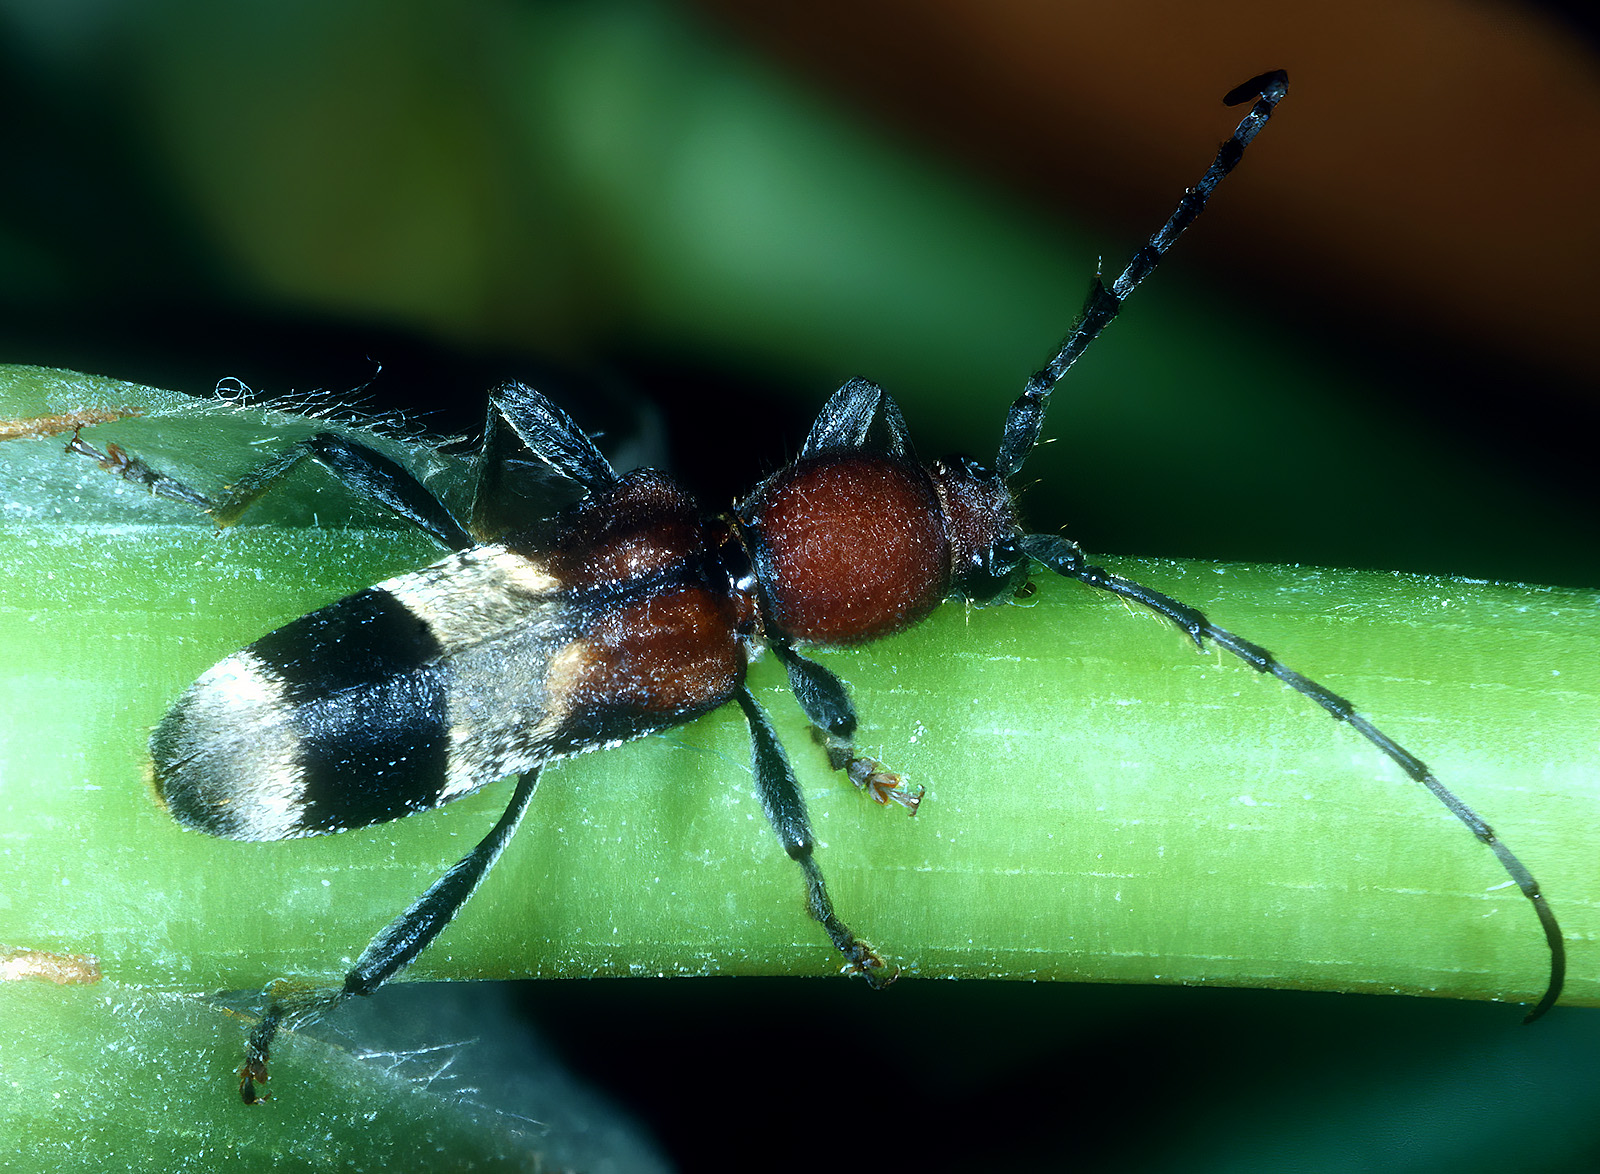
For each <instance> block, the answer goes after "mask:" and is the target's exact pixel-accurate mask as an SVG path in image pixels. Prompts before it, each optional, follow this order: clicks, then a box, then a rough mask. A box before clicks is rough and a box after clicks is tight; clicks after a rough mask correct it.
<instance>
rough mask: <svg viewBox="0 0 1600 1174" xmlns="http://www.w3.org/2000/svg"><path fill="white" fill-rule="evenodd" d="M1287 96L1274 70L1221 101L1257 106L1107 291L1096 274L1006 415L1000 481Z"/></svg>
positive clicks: (1284, 78)
mask: <svg viewBox="0 0 1600 1174" xmlns="http://www.w3.org/2000/svg"><path fill="white" fill-rule="evenodd" d="M1288 92H1289V75H1288V74H1287V73H1285V72H1284V71H1283V70H1281V69H1275V70H1273V71H1272V72H1271V73H1264V74H1262V75H1261V76H1260V77H1254V78H1251V79H1250V80H1249V81H1247V82H1245V83H1244V85H1242V86H1238V87H1236V88H1235V89H1233V90H1231V91H1229V93H1228V96H1227V97H1226V98H1224V99H1223V102H1224V103H1225V104H1226V105H1229V106H1238V105H1239V104H1240V103H1243V102H1248V101H1250V99H1251V98H1254V99H1255V100H1256V104H1255V105H1254V106H1252V107H1251V108H1250V113H1249V114H1246V115H1245V116H1244V120H1243V121H1242V122H1240V123H1239V125H1238V127H1237V128H1236V129H1235V130H1234V132H1233V137H1232V138H1230V139H1229V140H1228V141H1227V142H1225V143H1223V144H1222V146H1221V147H1220V148H1219V149H1218V151H1217V157H1216V159H1214V160H1213V161H1212V163H1211V166H1210V167H1209V168H1208V169H1207V170H1206V173H1205V174H1204V175H1202V176H1201V177H1200V182H1199V183H1197V184H1195V185H1194V187H1192V188H1190V189H1189V190H1187V191H1186V192H1184V193H1183V199H1181V200H1179V201H1178V207H1177V208H1176V209H1175V210H1174V211H1173V213H1172V215H1171V216H1170V217H1169V218H1168V220H1167V222H1166V223H1165V224H1163V225H1162V226H1161V228H1160V229H1159V230H1158V231H1157V232H1156V234H1155V235H1154V236H1152V237H1151V238H1150V239H1149V241H1147V242H1146V243H1145V246H1144V248H1142V249H1140V250H1139V251H1138V252H1137V253H1135V254H1134V257H1133V260H1131V261H1129V262H1128V267H1127V268H1126V269H1124V270H1123V271H1122V275H1121V276H1120V277H1118V278H1117V279H1116V281H1114V282H1112V283H1111V285H1110V287H1109V288H1108V287H1107V286H1106V284H1105V282H1103V281H1101V280H1100V275H1099V274H1098V273H1096V274H1095V278H1094V284H1093V285H1092V286H1090V288H1089V297H1088V299H1087V300H1085V302H1084V303H1083V312H1082V313H1081V314H1079V315H1078V321H1077V324H1076V325H1075V326H1073V328H1072V333H1070V334H1069V335H1067V340H1066V342H1064V343H1062V344H1061V349H1060V350H1059V351H1057V352H1056V356H1055V358H1053V359H1051V360H1050V361H1049V362H1048V363H1046V364H1045V365H1044V366H1043V367H1042V368H1040V370H1039V371H1037V372H1036V373H1035V374H1034V376H1033V378H1032V379H1029V380H1028V385H1027V387H1025V388H1024V389H1023V392H1022V394H1021V395H1020V396H1019V397H1018V398H1017V400H1016V402H1015V403H1013V404H1012V405H1011V410H1010V411H1009V412H1008V413H1007V414H1006V428H1005V434H1004V436H1003V437H1002V438H1001V441H1000V453H999V455H998V456H997V457H996V458H995V469H996V471H997V472H998V473H999V474H1000V476H1001V477H1002V478H1009V477H1011V476H1012V475H1013V474H1015V473H1016V472H1017V470H1018V469H1020V468H1022V462H1023V461H1024V460H1026V459H1027V457H1028V453H1030V452H1031V451H1033V446H1034V445H1036V444H1037V443H1039V430H1040V429H1041V428H1043V427H1044V413H1045V409H1046V408H1048V407H1049V406H1050V391H1051V389H1052V388H1053V387H1055V385H1056V384H1057V383H1059V382H1060V381H1061V377H1062V376H1063V375H1065V374H1066V373H1067V371H1068V370H1070V369H1071V367H1072V364H1074V363H1076V362H1077V361H1078V356H1079V355H1081V354H1083V352H1084V351H1085V350H1087V349H1088V347H1089V344H1090V343H1091V342H1093V341H1094V340H1095V339H1096V338H1097V337H1098V336H1099V334H1100V332H1101V331H1102V330H1104V329H1105V328H1106V326H1107V325H1108V324H1109V323H1110V322H1111V320H1112V319H1113V318H1115V317H1116V316H1117V311H1119V310H1120V309H1122V302H1123V299H1125V298H1126V297H1127V296H1128V295H1129V294H1131V293H1132V292H1133V291H1134V290H1135V289H1136V288H1137V287H1138V285H1139V283H1140V282H1141V281H1143V280H1144V279H1145V278H1146V277H1148V276H1150V271H1151V270H1153V269H1154V268H1155V267H1156V263H1157V262H1158V261H1160V260H1161V258H1162V257H1163V256H1164V255H1165V254H1166V251H1167V250H1168V249H1170V248H1171V247H1172V246H1173V243H1174V242H1175V241H1176V240H1177V239H1178V238H1179V237H1180V236H1182V235H1183V230H1184V229H1186V228H1188V227H1189V225H1190V224H1192V223H1194V218H1195V217H1196V216H1198V215H1200V213H1201V211H1202V210H1203V209H1204V208H1205V206H1206V201H1207V200H1208V199H1210V198H1211V193H1212V192H1213V191H1215V190H1216V188H1217V185H1218V184H1219V183H1221V182H1222V180H1223V177H1225V176H1226V175H1227V174H1228V172H1230V171H1232V170H1233V169H1234V167H1236V166H1237V165H1238V163H1239V160H1240V159H1241V158H1242V157H1243V156H1244V149H1245V148H1246V147H1247V146H1249V145H1250V140H1251V139H1253V138H1255V137H1256V135H1257V134H1258V133H1260V131H1261V128H1262V127H1264V126H1266V125H1267V119H1269V118H1271V117H1272V109H1273V107H1274V106H1276V105H1277V104H1278V103H1279V102H1280V101H1282V100H1283V96H1284V95H1285V94H1287V93H1288Z"/></svg>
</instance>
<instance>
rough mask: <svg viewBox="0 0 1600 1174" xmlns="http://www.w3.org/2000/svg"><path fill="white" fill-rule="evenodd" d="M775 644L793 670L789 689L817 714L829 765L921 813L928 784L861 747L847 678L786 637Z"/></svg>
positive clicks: (816, 729) (878, 798)
mask: <svg viewBox="0 0 1600 1174" xmlns="http://www.w3.org/2000/svg"><path fill="white" fill-rule="evenodd" d="M771 647H772V652H773V655H774V656H776V657H777V658H778V661H779V662H780V663H781V664H782V665H783V667H784V668H785V669H787V670H788V672H789V689H790V690H791V691H792V692H793V693H794V695H795V700H797V701H799V702H800V708H801V709H803V710H805V714H806V717H808V718H810V719H811V726H812V732H813V733H814V734H815V736H816V739H817V741H819V742H821V743H822V745H823V747H824V748H825V749H826V750H827V751H828V765H829V766H831V767H832V768H833V769H834V770H842V771H844V772H845V774H846V775H847V776H848V777H849V779H850V781H851V782H852V783H854V784H855V785H856V789H857V790H862V791H865V792H867V794H869V795H871V796H872V798H873V800H874V801H875V802H877V803H879V804H884V803H898V804H899V805H900V806H901V807H904V808H905V809H906V811H907V812H908V813H909V814H911V815H915V814H916V813H917V806H918V805H919V804H920V803H921V802H922V795H923V789H922V788H921V787H908V786H906V780H905V776H904V775H902V774H900V773H899V772H898V771H893V770H890V769H889V768H888V767H886V766H884V765H883V763H881V762H879V761H878V760H877V759H876V758H869V757H867V756H866V755H864V754H857V753H856V748H855V732H856V710H855V706H854V705H852V704H851V702H850V692H849V690H848V689H846V688H845V684H844V682H843V681H841V680H840V679H839V678H838V677H836V676H834V674H833V673H831V672H829V671H828V670H827V669H825V668H823V667H822V666H821V665H820V664H818V663H817V662H816V661H814V660H807V659H806V658H805V657H803V656H801V655H800V654H799V653H798V652H796V651H795V650H794V649H793V648H791V647H790V646H789V645H788V644H786V643H784V642H783V641H781V640H774V641H773V642H772V645H771Z"/></svg>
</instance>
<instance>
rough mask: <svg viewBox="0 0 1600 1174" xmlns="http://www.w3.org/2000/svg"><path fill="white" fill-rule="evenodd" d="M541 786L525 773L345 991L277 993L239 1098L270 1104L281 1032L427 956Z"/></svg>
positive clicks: (249, 1057)
mask: <svg viewBox="0 0 1600 1174" xmlns="http://www.w3.org/2000/svg"><path fill="white" fill-rule="evenodd" d="M538 785H539V771H538V769H537V768H535V769H533V770H529V771H525V772H523V774H522V775H521V776H520V777H519V778H518V779H517V788H516V790H515V791H514V792H512V795H511V802H510V803H509V804H508V805H507V806H506V810H505V813H504V814H503V815H501V816H500V820H499V822H498V823H496V824H495V825H494V827H493V829H491V830H490V832H489V834H488V835H487V836H485V837H484V838H483V840H482V841H481V842H480V843H479V844H478V846H477V847H476V848H474V849H473V850H472V851H471V852H469V853H467V855H465V856H463V857H462V858H461V859H460V860H458V861H456V863H455V864H453V865H451V866H450V868H449V869H448V870H447V871H446V872H445V874H444V875H443V876H441V877H440V878H439V879H438V880H436V881H434V882H433V884H432V885H431V886H430V887H429V889H428V891H427V892H425V893H423V894H422V896H420V897H418V898H417V899H416V900H415V901H413V902H412V903H411V907H410V908H408V909H407V910H406V911H405V912H404V913H402V914H400V916H399V917H396V918H395V919H394V920H393V921H391V922H390V923H389V924H388V925H386V926H384V927H383V929H382V930H380V931H379V933H378V935H377V936H376V937H374V938H373V939H372V941H371V942H369V943H368V944H367V948H366V949H365V950H363V951H361V957H360V958H357V959H356V964H355V966H353V967H352V968H351V970H350V973H349V974H347V975H345V978H344V985H343V986H342V987H313V988H303V989H300V990H292V991H289V992H287V993H285V992H284V991H283V990H282V988H281V987H279V988H269V990H273V991H274V993H273V996H272V1002H271V1004H270V1005H269V1006H268V1008H267V1013H266V1014H265V1015H263V1016H262V1017H261V1021H260V1022H259V1023H257V1024H256V1026H255V1030H254V1031H252V1032H251V1033H250V1042H249V1043H248V1044H247V1045H246V1046H245V1054H244V1066H243V1067H242V1068H240V1069H239V1095H240V1097H242V1098H243V1099H244V1103H245V1104H247V1105H254V1104H258V1103H259V1102H261V1101H264V1100H266V1099H267V1093H266V1092H265V1091H264V1090H262V1089H261V1088H260V1085H261V1084H262V1083H264V1082H265V1081H266V1079H267V1061H268V1059H269V1058H270V1054H271V1051H272V1041H273V1038H274V1037H275V1036H276V1035H277V1034H278V1029H279V1028H280V1027H287V1028H290V1029H291V1030H292V1029H295V1028H300V1027H306V1026H309V1025H310V1024H312V1023H315V1022H316V1021H317V1020H318V1019H321V1018H322V1017H323V1016H324V1015H326V1014H327V1013H328V1012H329V1011H331V1010H333V1009H334V1008H335V1007H337V1006H338V1005H339V1004H340V1003H342V1002H344V1001H345V1000H346V999H348V998H349V997H350V996H352V995H370V994H372V992H373V991H375V990H377V989H378V988H379V987H381V986H382V985H383V984H384V983H386V982H388V981H389V980H390V979H391V978H393V977H394V976H395V975H396V974H398V973H400V971H402V970H404V969H405V968H406V967H407V966H409V965H411V963H412V962H413V961H415V960H416V958H417V955H419V954H421V953H422V951H424V950H426V949H427V948H428V946H429V945H430V944H431V943H432V942H433V939H434V938H436V937H438V936H439V933H440V931H441V930H443V929H444V927H445V926H447V925H449V924H450V921H451V919H452V918H453V917H455V915H456V914H457V912H459V911H460V909H461V907H462V906H463V905H465V904H466V903H467V899H468V898H469V897H471V896H472V894H473V892H474V890H476V889H477V887H478V886H479V885H480V884H481V883H483V878H484V877H485V876H487V875H488V873H489V870H490V869H491V868H493V867H494V862H495V861H496V860H498V859H499V858H500V853H501V852H503V851H505V847H506V845H507V844H508V843H510V842H511V837H512V836H513V835H514V834H515V833H516V830H517V824H518V823H520V822H521V821H522V816H523V813H524V812H525V811H527V809H528V801H529V800H530V799H532V798H533V792H534V789H535V788H536V787H538Z"/></svg>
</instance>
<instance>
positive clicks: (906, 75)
mask: <svg viewBox="0 0 1600 1174" xmlns="http://www.w3.org/2000/svg"><path fill="white" fill-rule="evenodd" d="M702 4H703V5H704V6H705V7H708V8H711V9H713V10H715V11H716V12H717V13H718V14H719V15H720V16H721V17H722V18H723V19H724V20H725V21H726V22H727V23H729V24H732V25H735V26H737V27H739V28H740V29H742V30H743V31H744V32H745V33H746V34H747V35H748V36H749V37H750V38H752V39H754V40H756V41H758V42H760V43H762V44H763V45H764V46H765V47H766V48H767V49H768V50H769V51H770V52H771V53H773V54H774V55H777V56H779V57H782V58H784V59H786V60H788V61H790V62H792V63H794V64H796V65H798V66H800V67H801V68H803V69H804V70H805V71H807V72H809V73H810V74H812V75H813V76H817V77H820V78H822V79H824V80H825V81H826V82H827V83H828V84H829V85H830V86H831V87H832V88H835V89H838V90H841V91H844V92H845V93H847V94H848V95H849V96H850V98H851V100H853V101H856V102H859V103H860V104H862V105H865V106H868V107H870V108H874V109H878V110H881V111H884V112H886V113H887V114H888V115H889V116H890V117H891V118H892V119H894V120H895V121H897V122H899V123H901V124H903V125H909V126H912V127H913V128H915V129H916V131H917V133H918V134H919V135H920V136H921V137H923V138H924V139H925V140H930V141H934V142H936V143H937V144H938V145H939V146H940V147H941V148H942V149H949V150H951V151H953V152H955V153H958V154H961V155H963V156H965V157H966V158H968V159H969V160H972V161H974V162H976V163H978V164H979V165H981V166H982V167H983V168H984V169H985V170H986V171H988V172H990V173H992V174H996V175H999V176H1002V177H1004V178H1006V179H1008V180H1009V181H1011V182H1013V183H1015V184H1018V185H1020V186H1023V187H1026V188H1028V189H1030V190H1031V191H1032V192H1033V193H1034V194H1035V195H1036V196H1037V197H1038V198H1039V199H1040V200H1042V201H1045V202H1051V203H1062V204H1070V205H1071V206H1072V207H1074V208H1075V209H1081V210H1085V211H1087V212H1089V213H1091V214H1094V215H1098V216H1101V217H1103V218H1107V219H1114V220H1116V221H1119V222H1121V223H1123V224H1124V225H1125V226H1126V227H1127V229H1128V231H1129V233H1130V234H1138V233H1142V232H1143V231H1147V224H1148V223H1153V222H1154V221H1155V220H1156V219H1158V218H1159V217H1160V216H1161V215H1163V214H1164V211H1163V210H1164V208H1165V206H1166V204H1167V203H1168V202H1170V198H1171V188H1172V187H1173V184H1174V182H1179V183H1182V182H1189V177H1190V176H1191V173H1194V171H1195V166H1196V162H1197V160H1198V161H1199V162H1202V163H1203V162H1204V160H1203V157H1202V156H1203V154H1204V152H1203V151H1198V152H1197V147H1196V144H1197V143H1200V144H1204V143H1206V142H1207V140H1208V139H1219V138H1220V137H1222V131H1219V129H1218V128H1219V127H1221V126H1223V125H1224V123H1225V122H1226V119H1225V118H1222V117H1221V116H1220V115H1219V112H1218V110H1217V109H1216V108H1215V106H1216V103H1217V101H1218V99H1220V97H1221V96H1222V94H1223V93H1224V92H1225V91H1226V90H1227V89H1228V88H1229V87H1230V86H1232V85H1234V84H1235V83H1237V82H1239V81H1242V80H1243V79H1245V78H1247V77H1250V76H1252V75H1253V74H1256V73H1259V72H1261V71H1262V70H1265V69H1272V68H1282V69H1286V70H1288V72H1289V77H1290V79H1291V90H1290V95H1289V98H1288V101H1287V102H1286V103H1285V105H1284V107H1283V110H1282V117H1283V121H1284V122H1285V125H1284V126H1283V127H1281V128H1279V129H1277V130H1275V131H1274V133H1273V134H1272V135H1271V136H1268V137H1269V138H1270V140H1271V141H1270V144H1269V143H1267V142H1266V141H1265V140H1263V144H1262V145H1263V146H1264V147H1265V151H1262V150H1261V149H1260V148H1258V149H1257V152H1256V154H1257V159H1256V160H1252V163H1253V164H1254V166H1251V167H1248V168H1247V169H1246V170H1248V171H1250V173H1251V175H1250V179H1249V182H1247V183H1242V184H1236V185H1235V186H1234V187H1232V189H1231V190H1230V192H1229V198H1228V199H1227V200H1226V201H1218V202H1217V203H1216V205H1215V206H1214V207H1213V209H1212V210H1210V211H1208V212H1207V214H1206V215H1207V219H1208V224H1207V231H1206V233H1205V234H1204V240H1200V239H1198V238H1197V239H1196V240H1195V241H1194V242H1192V243H1190V242H1186V244H1185V247H1186V248H1193V249H1195V251H1196V253H1197V254H1201V253H1203V254H1204V255H1206V257H1207V259H1208V260H1209V261H1210V262H1211V263H1213V264H1231V265H1235V266H1236V269H1237V273H1238V274H1239V276H1240V277H1241V279H1242V280H1244V281H1245V282H1246V283H1248V284H1254V285H1258V286H1260V287H1261V288H1263V289H1264V290H1265V291H1268V293H1267V296H1270V297H1272V298H1273V299H1274V300H1276V298H1277V296H1278V293H1279V292H1285V293H1288V294H1289V295H1290V296H1291V297H1293V298H1295V299H1304V300H1305V301H1306V302H1307V303H1309V305H1310V307H1312V308H1313V309H1312V312H1315V310H1314V308H1315V307H1316V306H1319V305H1320V306H1324V307H1329V308H1331V309H1332V310H1333V312H1334V313H1336V314H1337V315H1339V316H1340V317H1341V318H1342V319H1343V320H1344V322H1345V323H1346V324H1347V325H1350V324H1353V325H1356V326H1357V327H1358V328H1363V329H1365V328H1369V327H1370V329H1371V330H1372V332H1373V333H1374V334H1376V335H1377V336H1378V337H1379V338H1387V339H1390V340H1404V339H1406V338H1407V337H1408V336H1409V335H1411V334H1412V333H1413V332H1418V331H1420V332H1422V333H1423V334H1426V335H1432V336H1433V339H1432V342H1433V344H1434V345H1442V346H1445V347H1457V348H1460V350H1461V352H1462V353H1463V355H1464V356H1465V357H1467V358H1469V359H1470V358H1475V357H1476V358H1487V359H1493V360H1497V361H1510V362H1512V363H1515V364H1524V365H1527V366H1528V367H1530V368H1532V369H1533V370H1539V369H1541V368H1542V369H1543V370H1544V371H1545V372H1547V373H1549V374H1553V375H1558V376H1560V375H1563V374H1564V375H1565V376H1567V377H1569V378H1570V377H1573V376H1576V377H1577V378H1578V379H1580V380H1584V381H1589V382H1591V383H1592V382H1593V381H1594V380H1595V378H1596V376H1597V375H1600V348H1597V347H1596V346H1595V345H1594V336H1595V331H1596V321H1597V318H1600V313H1597V311H1600V297H1597V295H1596V272H1597V269H1600V230H1597V228H1596V214H1597V209H1600V69H1597V67H1596V55H1595V53H1594V51H1593V49H1592V47H1591V46H1590V45H1589V44H1588V43H1586V42H1585V41H1583V40H1582V39H1581V38H1580V37H1579V36H1577V35H1576V34H1574V33H1572V32H1570V31H1568V30H1565V29H1563V28H1562V27H1561V26H1560V25H1559V24H1557V23H1555V22H1554V20H1553V19H1551V18H1550V17H1548V16H1545V15H1543V14H1541V13H1539V12H1536V11H1533V10H1530V9H1527V8H1522V7H1517V6H1514V5H1509V4H1494V3H1474V4H1467V3H1450V2H1446V0H1401V2H1379V0H1354V2H1350V3H1345V4H1340V5H1315V6H1304V7H1302V6H1297V5H1275V4H1266V3H1260V2H1249V0H1241V2H1233V3H1227V4H1206V5H1195V4H1185V3H1177V2H1173V0H1169V2H1146V3H1128V4H1095V5H1087V4H1082V5H1065V4H1059V3H1044V2H1042V0H997V2H996V0H989V2H985V3H980V2H978V0H917V2H915V3H913V2H910V0H867V2H863V0H854V2H852V3H849V4H844V3H839V2H829V0H820V2H819V0H810V2H808V3H805V4H800V3H797V2H794V0H780V2H769V3H763V4H756V5H750V4H737V3H733V2H731V0H702ZM1290 119H1292V122H1293V127H1292V130H1291V129H1290V127H1289V126H1288V120H1290ZM1269 164H1270V165H1269Z"/></svg>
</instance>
